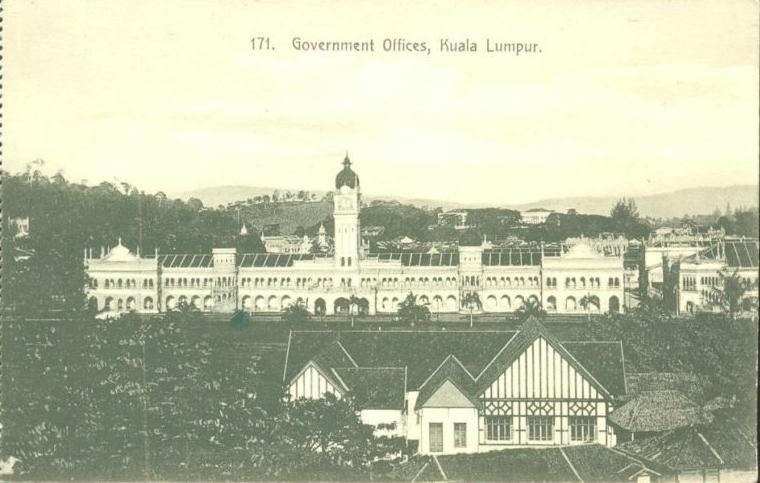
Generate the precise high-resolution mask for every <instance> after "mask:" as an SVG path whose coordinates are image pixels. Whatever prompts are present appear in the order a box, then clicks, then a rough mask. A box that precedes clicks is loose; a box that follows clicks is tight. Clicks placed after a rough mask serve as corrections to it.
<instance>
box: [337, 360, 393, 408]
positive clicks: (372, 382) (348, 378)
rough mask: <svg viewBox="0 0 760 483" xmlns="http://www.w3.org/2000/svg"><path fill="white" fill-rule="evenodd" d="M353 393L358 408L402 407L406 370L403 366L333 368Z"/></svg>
mask: <svg viewBox="0 0 760 483" xmlns="http://www.w3.org/2000/svg"><path fill="white" fill-rule="evenodd" d="M334 371H335V372H336V373H337V374H338V376H339V377H340V378H341V380H343V381H344V382H345V383H346V386H348V390H349V391H350V392H351V393H352V394H353V395H354V397H355V401H356V407H357V408H358V409H397V410H402V409H404V398H405V396H406V386H405V382H406V370H405V369H404V368H403V367H354V368H345V369H334Z"/></svg>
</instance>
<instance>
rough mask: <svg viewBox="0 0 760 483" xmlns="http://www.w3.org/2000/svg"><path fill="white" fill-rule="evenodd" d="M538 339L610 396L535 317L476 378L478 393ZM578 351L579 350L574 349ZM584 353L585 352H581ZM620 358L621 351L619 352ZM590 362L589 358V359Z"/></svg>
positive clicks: (605, 371)
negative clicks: (542, 340)
mask: <svg viewBox="0 0 760 483" xmlns="http://www.w3.org/2000/svg"><path fill="white" fill-rule="evenodd" d="M539 337H541V338H543V339H544V340H546V342H548V343H549V344H550V345H551V346H552V347H553V348H554V350H556V351H557V352H558V353H559V354H560V356H562V358H563V359H565V360H566V361H567V362H568V364H570V365H571V366H572V367H573V368H574V369H575V370H576V371H578V373H580V374H581V375H582V376H583V377H584V378H585V379H586V380H587V381H588V382H589V384H591V385H592V386H594V387H595V388H596V390H597V391H599V393H600V394H603V395H605V396H607V397H610V396H612V394H611V393H610V391H609V390H608V389H607V388H605V387H604V386H603V385H602V384H601V382H600V381H599V380H598V379H596V377H594V375H592V374H591V373H590V372H589V370H588V369H586V368H585V367H584V366H583V365H582V364H581V363H580V361H578V360H577V359H576V358H575V357H574V356H573V355H572V354H571V353H570V352H569V351H568V350H567V349H565V347H564V346H563V345H562V344H561V343H560V342H559V341H557V340H556V339H555V338H554V337H553V336H552V335H551V334H549V332H548V331H547V330H546V329H545V328H544V326H543V325H541V323H540V322H539V321H538V320H536V318H535V317H530V318H529V319H528V320H527V321H525V323H523V325H522V327H521V328H520V331H519V333H518V335H517V337H515V340H514V341H512V342H511V343H510V344H509V345H508V346H507V347H505V348H504V350H503V351H501V352H500V353H499V355H498V356H497V357H496V358H495V359H494V360H493V361H492V362H491V363H490V364H489V365H488V367H487V368H486V369H485V370H484V372H483V374H480V375H479V376H478V388H477V391H478V392H482V391H484V390H485V389H486V388H488V387H489V386H490V385H491V383H492V382H493V381H494V380H495V379H496V378H497V377H499V375H501V374H502V373H503V372H504V371H505V370H506V369H507V368H508V367H509V366H510V365H512V363H513V362H514V361H515V360H516V359H517V358H518V357H520V355H521V354H522V353H523V352H525V350H526V349H527V348H528V347H530V345H531V344H533V342H534V341H535V340H536V339H538V338H539ZM576 350H579V349H576ZM582 352H583V353H586V351H582ZM620 355H621V357H622V349H621V352H620ZM589 360H591V358H589ZM614 372H615V371H613V370H604V371H602V375H609V374H614Z"/></svg>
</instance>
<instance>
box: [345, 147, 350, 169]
mask: <svg viewBox="0 0 760 483" xmlns="http://www.w3.org/2000/svg"><path fill="white" fill-rule="evenodd" d="M343 166H345V167H346V168H348V167H350V166H351V160H350V159H348V151H346V157H345V158H343Z"/></svg>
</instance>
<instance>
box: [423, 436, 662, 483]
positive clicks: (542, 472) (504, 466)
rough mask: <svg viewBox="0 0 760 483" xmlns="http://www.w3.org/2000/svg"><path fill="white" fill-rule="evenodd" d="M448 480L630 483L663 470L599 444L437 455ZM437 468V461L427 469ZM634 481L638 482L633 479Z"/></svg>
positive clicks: (431, 475)
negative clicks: (645, 474)
mask: <svg viewBox="0 0 760 483" xmlns="http://www.w3.org/2000/svg"><path fill="white" fill-rule="evenodd" d="M437 459H438V462H439V463H440V469H441V470H443V472H444V474H445V479H448V480H452V481H481V482H487V481H494V482H496V481H498V482H504V483H510V482H537V481H540V482H545V483H550V482H564V483H566V482H573V481H579V478H580V481H584V482H588V483H595V482H599V483H602V482H604V483H623V482H625V483H629V482H630V481H631V480H630V479H629V478H630V477H631V476H632V475H635V474H637V473H639V472H642V471H647V472H648V473H649V474H650V475H652V474H655V475H662V474H663V472H662V471H660V470H663V469H662V468H659V467H657V468H654V469H653V468H652V466H654V465H648V464H647V465H646V466H645V465H644V464H642V462H641V461H639V460H638V459H637V458H635V457H631V456H630V455H626V454H624V453H620V452H617V451H615V450H612V449H610V448H605V447H604V446H601V445H599V444H585V445H579V446H571V447H563V448H558V447H547V448H512V449H506V450H501V451H490V452H487V453H474V454H458V455H446V456H438V457H437ZM430 466H432V467H434V468H435V469H437V465H435V462H431V463H430V464H429V465H428V467H430ZM421 476H424V478H420V477H418V478H417V480H415V481H442V480H444V475H441V474H440V470H439V471H437V472H429V471H428V472H422V473H421ZM634 481H635V480H634Z"/></svg>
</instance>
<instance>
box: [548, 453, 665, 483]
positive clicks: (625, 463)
mask: <svg viewBox="0 0 760 483" xmlns="http://www.w3.org/2000/svg"><path fill="white" fill-rule="evenodd" d="M563 451H564V453H565V455H566V456H567V458H568V460H570V462H571V463H572V465H573V467H574V468H575V471H577V472H578V476H580V477H581V479H582V480H583V481H584V482H586V483H592V482H599V483H607V482H616V481H619V482H627V483H629V482H631V481H636V480H635V478H633V477H634V476H635V475H637V474H639V473H641V472H644V471H646V472H647V473H649V474H650V475H652V474H653V473H654V474H656V475H663V474H665V473H668V470H667V468H663V467H662V466H661V465H656V464H651V463H650V462H643V461H641V460H639V459H638V458H635V457H632V456H630V455H627V454H625V453H622V452H620V451H615V450H613V449H610V448H606V447H604V446H602V445H600V444H584V445H579V446H567V447H565V448H563Z"/></svg>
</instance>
